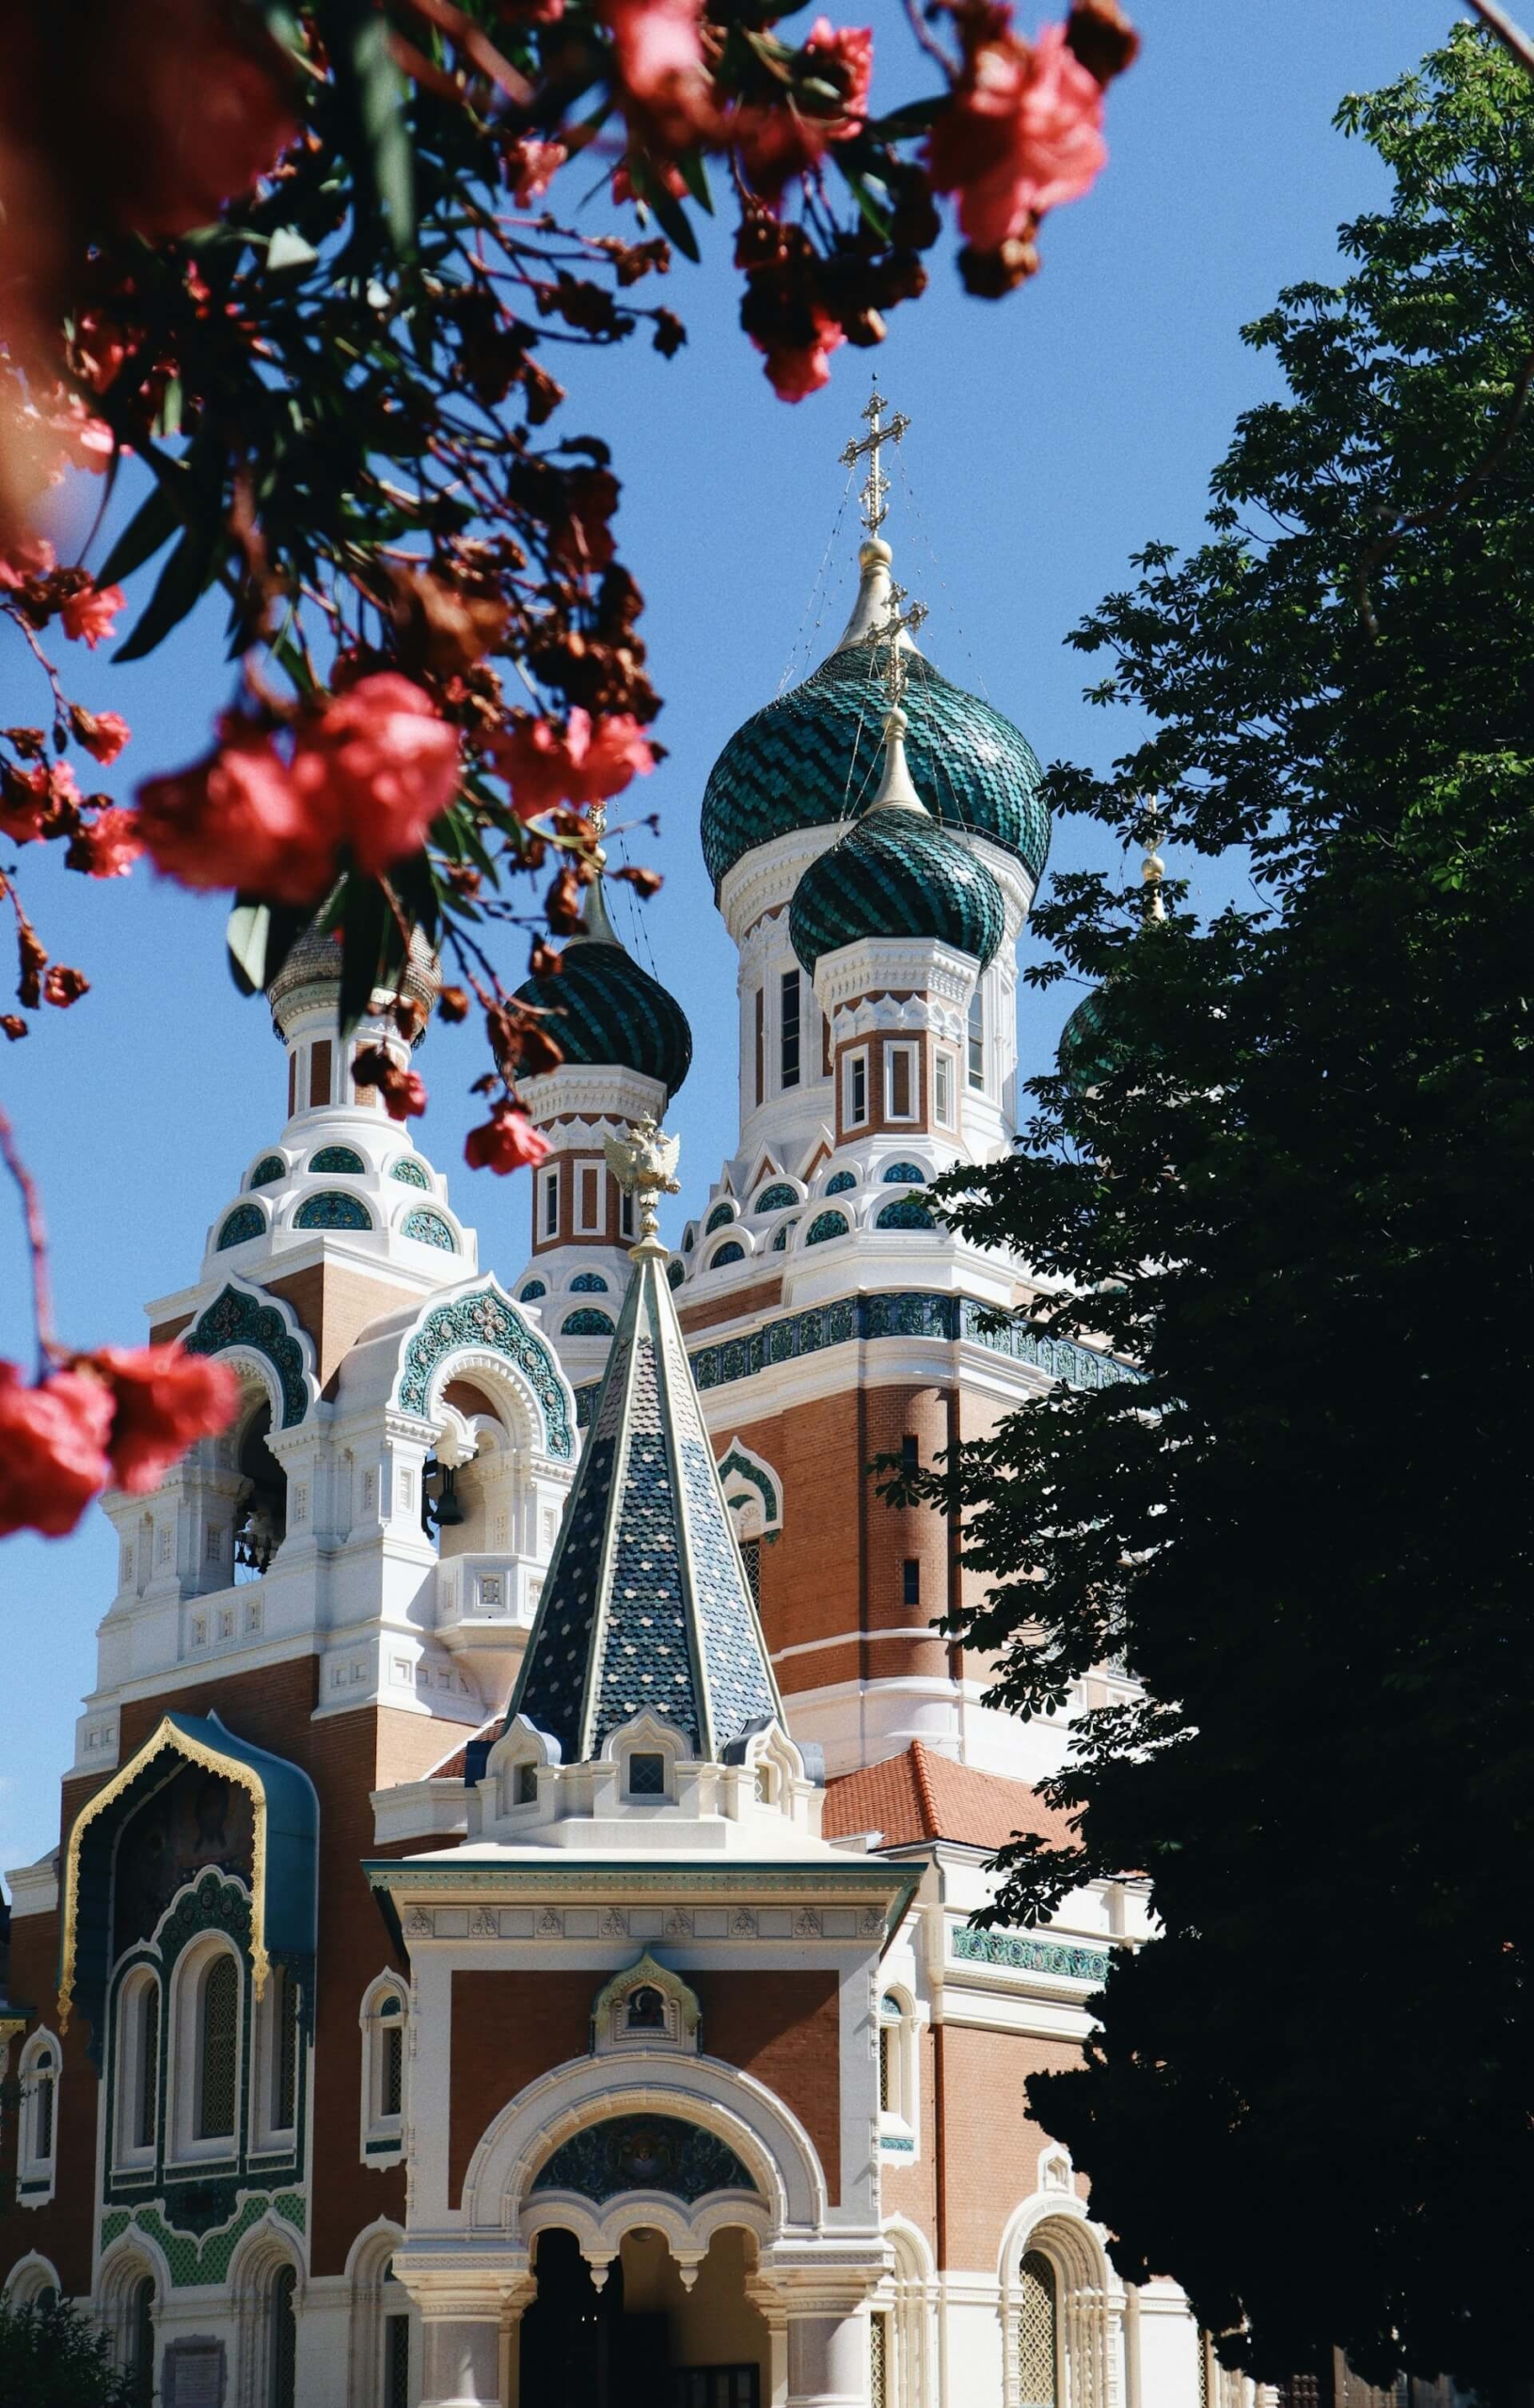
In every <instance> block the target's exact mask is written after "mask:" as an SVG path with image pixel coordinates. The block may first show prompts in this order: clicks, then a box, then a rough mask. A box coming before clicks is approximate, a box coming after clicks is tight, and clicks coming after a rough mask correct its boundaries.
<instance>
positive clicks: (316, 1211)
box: [293, 1187, 372, 1229]
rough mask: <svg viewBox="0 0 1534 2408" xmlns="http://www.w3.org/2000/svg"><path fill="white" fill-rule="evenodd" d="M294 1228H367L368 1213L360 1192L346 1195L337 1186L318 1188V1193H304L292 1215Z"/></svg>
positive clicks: (368, 1224)
mask: <svg viewBox="0 0 1534 2408" xmlns="http://www.w3.org/2000/svg"><path fill="white" fill-rule="evenodd" d="M293 1227H294V1228H295V1229H371V1228H372V1213H371V1212H369V1210H368V1208H367V1206H366V1204H364V1203H363V1201H362V1198H361V1196H348V1195H346V1194H345V1193H344V1191H343V1190H342V1189H340V1188H339V1187H326V1188H322V1190H321V1192H320V1194H319V1195H318V1196H307V1197H306V1198H305V1200H304V1202H303V1203H302V1204H300V1206H299V1207H298V1210H297V1212H295V1213H294V1215H293Z"/></svg>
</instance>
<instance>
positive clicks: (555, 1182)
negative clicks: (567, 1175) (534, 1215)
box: [538, 1163, 560, 1245]
mask: <svg viewBox="0 0 1534 2408" xmlns="http://www.w3.org/2000/svg"><path fill="white" fill-rule="evenodd" d="M559 1234H560V1165H559V1164H558V1163H550V1164H549V1165H548V1168H547V1169H546V1170H541V1171H540V1172H539V1174H538V1243H539V1244H540V1245H550V1244H553V1242H554V1240H555V1239H556V1238H557V1237H558V1236H559Z"/></svg>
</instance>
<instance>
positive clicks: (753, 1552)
mask: <svg viewBox="0 0 1534 2408" xmlns="http://www.w3.org/2000/svg"><path fill="white" fill-rule="evenodd" d="M740 1560H741V1562H742V1563H743V1564H744V1565H745V1567H746V1586H747V1588H748V1589H749V1590H750V1591H751V1603H752V1605H753V1606H754V1607H755V1608H756V1610H757V1612H758V1613H760V1612H761V1610H762V1542H761V1540H760V1539H742V1540H741V1543H740Z"/></svg>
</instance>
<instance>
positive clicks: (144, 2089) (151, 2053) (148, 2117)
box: [133, 1981, 160, 2148]
mask: <svg viewBox="0 0 1534 2408" xmlns="http://www.w3.org/2000/svg"><path fill="white" fill-rule="evenodd" d="M136 2003H137V2007H138V2017H137V2024H138V2028H137V2032H136V2035H135V2037H136V2040H137V2044H138V2045H137V2047H136V2049H135V2050H134V2055H135V2057H136V2059H137V2066H136V2074H137V2080H136V2082H135V2083H134V2127H133V2131H134V2147H135V2148H152V2147H154V2124H155V2114H156V2110H157V2109H158V2107H159V2104H160V1985H159V1983H158V1982H156V1981H147V1982H145V1984H144V1985H143V1988H141V1989H140V1991H139V1993H138V1999H137V2002H136Z"/></svg>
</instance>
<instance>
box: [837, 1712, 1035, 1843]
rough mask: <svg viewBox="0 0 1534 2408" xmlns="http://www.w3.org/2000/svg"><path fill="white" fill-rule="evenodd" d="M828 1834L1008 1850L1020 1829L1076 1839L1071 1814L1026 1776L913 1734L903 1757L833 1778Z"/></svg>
mask: <svg viewBox="0 0 1534 2408" xmlns="http://www.w3.org/2000/svg"><path fill="white" fill-rule="evenodd" d="M823 1829H824V1830H825V1834H826V1837H827V1838H828V1839H829V1840H830V1839H842V1838H846V1837H850V1836H851V1834H853V1833H854V1832H857V1831H880V1832H882V1833H883V1838H884V1846H886V1847H905V1846H909V1845H910V1843H911V1842H912V1841H915V1840H957V1842H959V1843H960V1845H962V1846H966V1847H984V1848H998V1847H1004V1846H1006V1843H1007V1841H1008V1840H1009V1839H1011V1838H1012V1837H1013V1836H1014V1834H1015V1833H1017V1832H1020V1831H1037V1832H1039V1833H1040V1834H1041V1835H1042V1837H1044V1838H1045V1839H1047V1840H1048V1841H1049V1842H1050V1843H1051V1845H1052V1846H1056V1847H1068V1846H1071V1844H1072V1843H1073V1841H1074V1839H1075V1836H1076V1834H1075V1831H1074V1830H1073V1829H1072V1826H1071V1821H1070V1817H1069V1816H1068V1815H1067V1814H1062V1813H1061V1812H1060V1811H1059V1809H1058V1808H1056V1807H1053V1806H1047V1805H1046V1804H1045V1802H1044V1800H1043V1799H1042V1798H1040V1796H1039V1794H1038V1792H1037V1790H1036V1789H1032V1788H1030V1787H1029V1784H1028V1783H1027V1782H1025V1781H1007V1780H1005V1779H1004V1778H1003V1776H1002V1775H1001V1774H1000V1773H993V1772H978V1771H976V1770H975V1768H974V1766H973V1765H961V1764H957V1763H956V1762H955V1761H954V1759H953V1757H952V1756H942V1755H939V1754H937V1753H936V1752H935V1751H934V1750H932V1749H931V1748H925V1747H924V1746H923V1745H922V1742H921V1741H920V1739H913V1740H912V1741H911V1744H910V1746H909V1748H908V1749H907V1750H906V1752H905V1754H904V1755H902V1756H886V1757H885V1758H884V1760H883V1762H882V1763H881V1764H877V1765H862V1766H860V1767H859V1769H858V1770H857V1771H856V1772H846V1773H842V1774H840V1775H839V1776H838V1777H837V1778H836V1779H835V1780H834V1781H828V1782H827V1783H826V1816H825V1822H824V1825H823Z"/></svg>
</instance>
